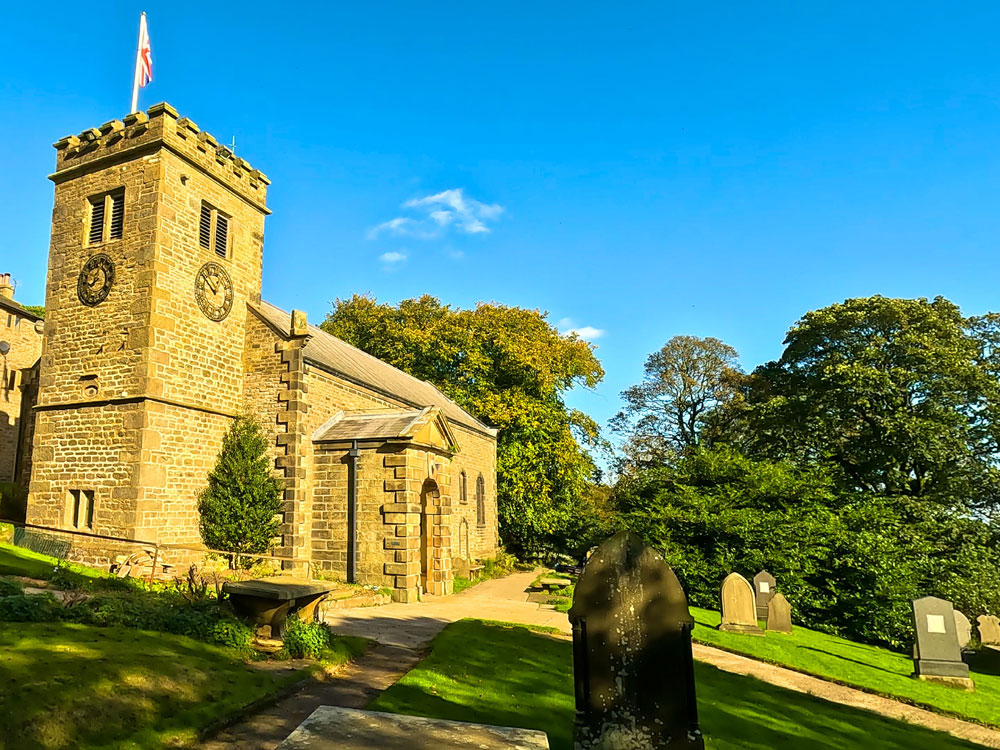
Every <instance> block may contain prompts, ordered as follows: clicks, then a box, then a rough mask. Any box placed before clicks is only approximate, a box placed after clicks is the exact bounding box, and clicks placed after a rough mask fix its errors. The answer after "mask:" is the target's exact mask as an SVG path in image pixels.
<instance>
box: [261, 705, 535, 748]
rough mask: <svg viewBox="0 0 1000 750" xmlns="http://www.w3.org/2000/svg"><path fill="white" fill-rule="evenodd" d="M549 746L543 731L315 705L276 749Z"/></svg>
mask: <svg viewBox="0 0 1000 750" xmlns="http://www.w3.org/2000/svg"><path fill="white" fill-rule="evenodd" d="M373 748H378V750H473V749H475V750H548V748H549V740H548V737H546V736H545V732H539V731H536V730H533V729H516V728H514V727H494V726H489V725H487V724H469V723H467V722H464V721H445V720H443V719H425V718H423V717H420V716H404V715H403V714H387V713H382V712H381V711H362V710H360V709H357V708H336V707H334V706H320V707H319V708H317V709H316V710H315V711H313V712H312V714H311V715H310V716H309V718H308V719H306V720H305V721H304V722H302V723H301V724H300V725H299V727H298V729H296V730H295V731H294V732H292V733H291V734H290V735H288V737H287V738H286V739H285V741H284V742H282V743H281V744H280V745H278V747H277V748H276V750H373Z"/></svg>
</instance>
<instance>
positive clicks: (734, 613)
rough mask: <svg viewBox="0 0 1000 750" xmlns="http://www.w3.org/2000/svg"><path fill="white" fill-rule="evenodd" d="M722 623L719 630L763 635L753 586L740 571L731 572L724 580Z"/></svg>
mask: <svg viewBox="0 0 1000 750" xmlns="http://www.w3.org/2000/svg"><path fill="white" fill-rule="evenodd" d="M721 598H722V624H721V625H719V630H731V631H734V632H737V633H748V634H750V635H763V634H764V631H763V630H761V629H760V626H759V625H757V607H756V606H755V605H754V601H753V599H754V597H753V586H751V585H750V582H749V581H748V580H747V579H746V578H744V577H743V576H741V575H740V574H739V573H730V574H729V575H728V576H726V580H724V581H723V582H722V596H721Z"/></svg>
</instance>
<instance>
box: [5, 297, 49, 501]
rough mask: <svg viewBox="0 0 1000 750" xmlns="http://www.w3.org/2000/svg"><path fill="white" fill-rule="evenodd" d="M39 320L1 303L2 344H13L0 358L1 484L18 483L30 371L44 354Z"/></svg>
mask: <svg viewBox="0 0 1000 750" xmlns="http://www.w3.org/2000/svg"><path fill="white" fill-rule="evenodd" d="M37 320H38V319H37V318H36V317H35V316H33V315H29V314H27V313H25V312H23V311H20V310H19V309H18V308H17V307H15V306H14V305H10V306H6V305H4V304H3V300H0V341H6V342H7V343H8V344H10V351H9V352H8V353H7V356H6V357H0V482H12V481H15V479H16V477H15V468H17V465H18V446H19V444H20V440H19V437H20V436H21V435H22V433H23V431H24V429H25V427H26V425H24V423H22V419H21V414H22V411H25V409H24V408H23V407H22V398H23V396H24V393H25V388H28V389H29V396H30V390H31V388H30V381H31V369H32V368H33V367H34V365H35V363H36V362H38V358H39V357H40V356H41V354H42V332H41V326H42V324H41V323H40V322H37V324H36V321H37Z"/></svg>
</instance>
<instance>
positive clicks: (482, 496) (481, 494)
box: [476, 474, 486, 526]
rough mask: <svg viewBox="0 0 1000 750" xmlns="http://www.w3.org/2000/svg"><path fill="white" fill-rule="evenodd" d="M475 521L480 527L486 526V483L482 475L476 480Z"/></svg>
mask: <svg viewBox="0 0 1000 750" xmlns="http://www.w3.org/2000/svg"><path fill="white" fill-rule="evenodd" d="M476 521H477V522H478V523H479V525H480V526H485V525H486V482H484V481H483V475H482V474H480V475H479V479H477V480H476Z"/></svg>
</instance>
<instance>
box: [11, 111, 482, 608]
mask: <svg viewBox="0 0 1000 750" xmlns="http://www.w3.org/2000/svg"><path fill="white" fill-rule="evenodd" d="M54 146H55V149H56V152H57V156H56V169H55V172H54V173H53V174H52V175H50V179H51V180H52V181H53V183H54V184H55V202H54V209H53V213H52V238H51V245H50V250H49V265H48V278H47V283H46V295H45V313H44V320H42V319H41V317H40V316H39V315H36V314H34V313H32V312H31V311H30V310H28V309H27V308H24V307H23V306H22V305H20V304H19V303H18V302H16V301H15V300H14V294H13V292H14V290H13V287H12V285H11V284H10V280H9V275H0V315H2V316H3V317H2V318H0V341H2V342H6V343H7V347H6V348H7V349H8V350H9V351H8V352H6V353H5V354H4V359H3V363H4V382H3V384H2V391H0V482H4V481H14V482H17V483H19V484H20V485H22V486H27V488H28V495H27V513H26V520H27V522H28V523H30V524H37V525H40V526H47V527H53V528H60V529H66V530H73V531H80V532H85V533H87V534H94V535H102V536H107V537H120V538H126V539H135V540H142V541H150V542H156V543H159V544H177V545H185V546H195V545H198V544H199V543H200V537H199V532H198V521H199V516H198V510H197V498H198V494H199V492H200V491H201V490H202V489H203V488H204V486H205V484H206V477H207V475H208V472H209V471H210V470H211V469H212V467H213V466H214V464H215V460H216V456H217V454H218V451H219V448H220V446H221V443H222V436H223V434H224V433H225V431H226V429H227V427H228V426H229V424H230V423H231V422H232V420H233V419H234V418H236V417H237V416H238V415H240V414H244V413H249V414H252V415H254V416H255V417H256V418H257V419H258V420H259V422H260V423H261V424H262V425H263V428H264V432H265V434H266V436H267V439H268V441H269V444H270V446H271V451H272V454H273V461H274V470H275V473H276V475H277V476H279V477H280V478H281V480H282V486H283V491H284V502H283V506H282V519H281V526H280V530H279V533H280V538H279V540H278V543H277V547H276V551H275V554H276V555H278V556H280V557H283V558H287V563H286V564H287V567H289V568H291V569H295V568H296V567H297V565H298V564H299V563H301V562H302V561H309V562H310V563H311V564H312V566H313V570H314V571H317V572H323V573H325V574H327V575H330V576H332V577H336V578H339V579H341V580H347V581H351V582H357V583H365V584H374V585H378V586H385V587H388V588H390V589H391V590H392V592H393V594H392V595H393V599H394V600H396V601H402V602H407V601H414V600H415V599H416V598H417V597H418V596H419V594H420V593H421V592H427V593H432V594H448V593H451V590H452V581H453V570H454V568H455V566H458V565H462V564H463V562H462V561H464V562H465V563H467V562H468V561H470V560H473V559H477V558H484V557H490V556H492V555H493V554H495V552H496V550H497V548H498V544H499V540H498V534H497V500H496V496H497V495H496V493H497V480H496V431H495V430H494V429H492V428H490V427H488V426H487V425H485V424H483V423H481V422H480V421H479V420H477V419H476V418H475V417H474V416H472V415H471V414H469V413H468V412H466V411H465V410H463V409H462V408H461V407H459V406H458V405H457V404H456V403H455V402H453V401H451V400H450V399H449V398H448V397H447V396H445V395H444V394H443V393H442V392H441V391H439V390H438V389H437V388H435V387H434V386H433V385H432V384H430V383H428V382H425V381H422V380H419V379H417V378H414V377H412V376H410V375H407V374H406V373H404V372H402V371H400V370H398V369H396V368H394V367H391V366H390V365H388V364H386V363H385V362H382V361H380V360H378V359H376V358H374V357H372V356H370V355H368V354H366V353H364V352H362V351H360V350H358V349H356V348H354V347H352V346H350V345H349V344H347V343H346V342H344V341H341V340H340V339H338V338H336V337H334V336H331V335H329V334H327V333H326V332H324V331H322V330H321V329H319V328H318V327H316V326H313V325H310V324H309V322H308V321H307V317H306V314H305V313H304V312H302V311H299V310H283V309H281V308H279V307H276V306H274V305H272V304H269V303H268V302H266V301H264V300H262V299H261V278H262V261H263V248H264V222H265V219H266V217H267V216H268V214H269V213H270V210H269V209H268V208H267V200H266V198H267V190H268V185H269V184H270V182H269V180H268V179H267V177H266V176H265V175H264V174H263V173H262V172H260V171H259V170H257V169H254V168H253V167H251V166H250V165H249V164H248V163H247V162H246V161H245V160H243V159H241V158H237V157H236V156H235V155H234V154H233V153H232V151H230V150H229V149H228V148H226V147H225V146H222V145H220V144H219V143H218V142H217V141H216V140H215V139H214V138H213V137H212V136H211V135H210V134H208V133H206V132H204V131H202V130H200V129H199V128H198V126H197V125H196V124H195V123H194V122H192V121H191V120H190V119H188V118H186V117H180V116H179V115H178V113H177V111H176V110H175V109H174V108H173V107H171V106H170V105H169V104H165V103H164V104H158V105H156V106H154V107H151V108H150V109H149V110H148V111H146V112H135V113H132V114H130V115H128V116H127V117H125V118H124V119H122V120H111V121H110V122H107V123H105V124H103V125H101V126H100V127H96V128H90V129H89V130H85V131H83V132H82V133H80V134H79V135H71V136H67V137H65V138H62V139H60V140H59V141H57V142H56V143H55V144H54ZM330 276H331V278H333V277H335V274H330ZM2 348H4V347H3V346H2V345H0V349H2ZM73 538H74V539H77V540H79V541H76V542H74V545H73V550H72V556H73V557H74V558H75V559H80V560H83V561H86V562H90V563H92V564H98V565H107V564H108V563H109V562H110V561H111V560H112V559H113V557H114V554H115V552H116V550H115V549H114V545H113V544H111V543H109V542H107V541H102V540H100V539H98V538H97V537H96V536H91V537H88V536H84V535H83V534H80V535H76V536H75V537H73Z"/></svg>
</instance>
